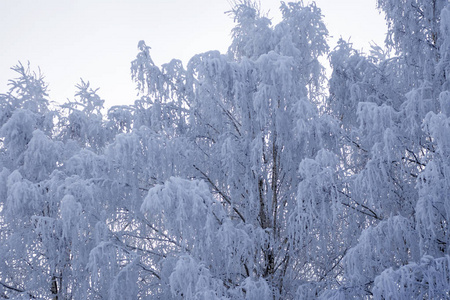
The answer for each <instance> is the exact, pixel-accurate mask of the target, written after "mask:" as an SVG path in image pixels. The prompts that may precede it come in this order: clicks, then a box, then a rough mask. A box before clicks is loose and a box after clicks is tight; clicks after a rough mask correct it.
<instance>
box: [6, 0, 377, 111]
mask: <svg viewBox="0 0 450 300" xmlns="http://www.w3.org/2000/svg"><path fill="white" fill-rule="evenodd" d="M305 2H307V1H305ZM279 3H280V2H279V1H277V0H261V7H262V9H263V10H264V11H269V17H271V18H272V19H273V23H274V24H276V23H278V21H279V20H280V18H281V16H280V12H279V9H278V7H279ZM316 3H317V6H319V7H321V8H322V13H323V15H324V20H325V23H326V25H327V27H328V30H329V32H330V35H331V36H332V38H331V39H330V42H329V44H330V47H334V45H335V44H336V40H337V38H339V37H340V36H342V37H343V38H344V39H348V38H350V37H351V39H350V40H351V41H352V42H353V43H354V45H355V46H356V47H357V48H358V49H362V48H364V49H368V48H369V43H370V42H372V41H373V42H375V43H377V44H380V45H382V44H383V41H384V34H385V31H386V25H385V22H384V18H383V16H382V15H380V14H379V12H378V11H377V9H376V0H339V1H338V0H316ZM228 10H230V1H228V0H189V1H187V0H77V1H75V0H73V1H69V0H39V1H36V0H0V93H4V92H6V91H7V81H8V79H10V78H12V77H14V76H15V75H14V72H12V71H10V70H9V68H10V67H11V66H13V65H14V64H16V63H17V61H19V60H20V61H22V62H23V63H26V62H27V61H30V62H31V66H32V69H37V67H40V68H41V70H42V72H43V73H44V74H45V77H46V81H47V82H48V83H49V84H50V98H51V100H54V101H57V102H60V103H62V102H64V101H65V100H66V99H67V98H69V99H73V94H74V92H75V87H74V86H75V84H76V83H79V82H80V78H83V79H84V80H86V81H90V82H91V85H92V86H93V87H99V88H100V90H99V92H98V93H99V95H100V96H101V97H102V98H103V99H105V100H106V105H107V106H111V105H117V104H130V103H132V102H133V101H134V100H135V99H136V98H137V97H136V91H135V85H134V84H133V83H132V81H131V78H130V62H131V61H132V60H133V59H134V57H135V56H136V53H137V43H138V41H139V40H145V41H146V43H147V45H149V46H151V47H152V50H151V55H152V58H153V61H154V62H155V63H156V64H158V65H160V64H162V63H165V62H169V61H170V60H171V59H172V58H178V59H181V60H183V62H184V63H187V62H188V60H189V58H190V57H192V56H193V55H194V54H197V53H201V52H205V51H208V50H220V51H221V52H225V51H226V50H227V47H228V45H229V43H230V31H231V29H232V28H233V20H232V19H231V18H230V17H229V16H228V15H226V14H225V13H224V12H225V11H228Z"/></svg>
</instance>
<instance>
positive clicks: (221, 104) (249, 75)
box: [0, 0, 450, 300]
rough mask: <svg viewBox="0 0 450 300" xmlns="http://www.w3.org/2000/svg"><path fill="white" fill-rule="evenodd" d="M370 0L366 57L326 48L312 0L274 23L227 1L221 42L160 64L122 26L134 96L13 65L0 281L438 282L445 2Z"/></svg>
mask: <svg viewBox="0 0 450 300" xmlns="http://www.w3.org/2000/svg"><path fill="white" fill-rule="evenodd" d="M378 6H379V8H380V9H381V10H382V11H384V13H385V14H386V19H387V21H388V25H389V31H388V36H387V39H386V49H383V48H381V47H379V46H374V47H372V50H371V51H370V54H369V55H364V54H362V53H360V52H358V51H356V50H354V49H353V48H352V45H351V44H350V43H348V42H345V41H343V40H341V41H339V43H338V45H337V47H336V48H335V49H334V50H332V51H331V52H330V51H329V48H328V45H327V35H328V33H327V29H326V28H325V26H324V24H323V21H322V15H321V11H320V9H319V8H318V7H316V5H315V4H310V5H304V4H303V3H302V2H297V3H288V4H286V3H282V4H281V8H280V9H281V12H282V16H283V19H282V21H281V22H280V23H279V24H276V25H272V24H271V21H270V20H269V19H268V18H267V17H266V16H264V15H263V14H261V12H260V9H259V7H258V6H257V5H256V4H254V3H253V2H251V1H247V0H245V1H240V2H239V1H238V2H237V3H236V4H235V6H234V8H233V10H232V11H231V12H230V14H231V16H232V17H233V18H234V21H235V23H236V27H235V28H234V29H233V31H232V36H233V40H232V44H231V46H230V47H229V50H228V53H227V54H220V53H219V52H217V51H210V52H206V53H202V54H198V55H196V56H194V57H192V59H191V60H190V61H189V63H188V65H187V67H186V68H185V67H184V66H183V65H182V63H181V62H180V61H178V60H172V61H171V62H169V63H167V64H164V65H162V66H161V67H158V66H156V65H155V64H154V63H153V61H152V59H151V57H150V52H149V49H150V47H148V46H147V45H146V44H145V42H143V41H141V42H139V44H138V49H139V52H138V54H137V57H136V59H135V60H133V62H132V64H131V74H132V78H133V80H134V81H135V82H136V85H137V87H138V89H139V91H140V98H139V99H138V100H136V101H135V102H134V104H133V105H130V106H114V107H112V108H110V109H109V110H107V113H105V109H104V108H103V104H104V101H103V100H102V99H101V98H100V97H99V95H98V94H97V90H95V89H92V88H91V86H90V84H89V83H88V82H84V81H81V82H80V83H79V84H78V85H77V90H78V91H77V93H76V95H75V98H74V100H73V101H68V102H66V103H64V104H62V105H58V104H55V103H50V101H49V99H48V94H47V85H46V83H45V82H44V79H43V76H42V75H41V74H40V73H35V72H33V71H31V70H30V67H29V66H23V65H21V64H19V65H17V66H15V67H13V70H14V71H16V72H17V76H18V77H17V78H16V79H13V80H11V81H10V83H9V84H10V89H9V91H8V92H6V93H4V94H0V258H1V259H0V298H5V299H30V298H45V297H47V298H53V299H72V298H74V299H249V300H250V299H258V300H259V299H316V298H318V299H354V298H361V299H370V298H375V299H422V298H430V299H431V298H433V299H437V298H438V299H444V298H449V297H450V294H449V293H450V292H449V291H450V256H449V255H450V248H449V247H450V227H449V226H450V224H449V222H450V4H449V3H448V1H447V0H378ZM394 52H395V54H394ZM327 55H328V56H327ZM324 56H327V57H328V58H329V61H330V64H331V67H332V75H331V77H330V78H329V79H327V78H326V77H325V69H324V67H323V66H322V64H321V63H320V61H321V60H320V58H321V57H324Z"/></svg>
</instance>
